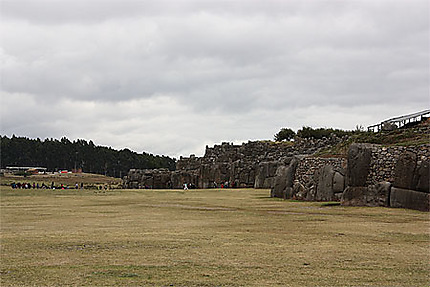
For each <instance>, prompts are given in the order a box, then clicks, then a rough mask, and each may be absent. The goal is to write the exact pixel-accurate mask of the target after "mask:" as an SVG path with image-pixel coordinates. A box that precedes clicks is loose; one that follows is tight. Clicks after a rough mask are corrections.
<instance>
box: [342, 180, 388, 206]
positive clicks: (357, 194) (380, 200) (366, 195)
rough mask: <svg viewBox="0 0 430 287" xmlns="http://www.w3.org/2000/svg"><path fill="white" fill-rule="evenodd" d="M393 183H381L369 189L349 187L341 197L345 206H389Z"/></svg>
mask: <svg viewBox="0 0 430 287" xmlns="http://www.w3.org/2000/svg"><path fill="white" fill-rule="evenodd" d="M390 191H391V183H389V182H380V183H377V184H375V185H370V186H368V187H364V186H348V187H347V188H346V189H345V191H344V192H343V193H342V196H341V200H340V201H341V205H344V206H389V198H390Z"/></svg>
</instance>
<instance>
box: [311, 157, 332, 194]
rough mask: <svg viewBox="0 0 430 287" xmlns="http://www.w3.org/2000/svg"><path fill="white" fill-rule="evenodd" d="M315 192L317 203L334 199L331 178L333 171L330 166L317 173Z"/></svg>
mask: <svg viewBox="0 0 430 287" xmlns="http://www.w3.org/2000/svg"><path fill="white" fill-rule="evenodd" d="M317 174H318V178H317V180H318V181H317V192H316V195H315V199H316V200H318V201H330V200H333V198H334V192H333V177H334V169H333V166H331V165H325V166H323V167H322V168H321V169H320V170H319V171H318V173H317Z"/></svg>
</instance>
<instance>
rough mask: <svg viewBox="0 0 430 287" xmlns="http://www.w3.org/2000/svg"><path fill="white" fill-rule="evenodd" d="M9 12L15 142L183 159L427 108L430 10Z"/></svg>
mask: <svg viewBox="0 0 430 287" xmlns="http://www.w3.org/2000/svg"><path fill="white" fill-rule="evenodd" d="M1 4H2V9H1V13H2V15H1V16H2V17H1V20H0V21H1V24H2V26H1V27H2V28H1V47H0V59H1V66H2V82H1V90H2V98H1V101H2V109H3V110H2V119H1V129H2V133H6V134H12V133H16V134H21V135H28V136H33V137H42V138H43V137H61V136H63V135H66V136H69V137H73V138H79V137H86V138H88V139H90V138H91V139H93V140H95V142H98V143H99V144H105V145H112V146H115V147H117V148H121V147H125V146H128V147H130V148H132V149H134V150H137V151H141V150H147V151H150V152H156V153H161V154H169V155H175V156H178V155H180V154H185V155H186V154H187V153H190V152H193V153H199V152H200V153H201V152H202V149H203V148H204V145H206V144H213V143H215V142H220V141H223V140H229V141H237V142H240V141H242V140H248V139H259V138H260V139H261V138H271V137H272V136H273V134H274V133H276V132H277V130H278V129H279V128H280V127H283V126H290V127H293V128H296V129H297V128H300V127H301V126H302V125H312V126H334V127H339V128H349V129H353V128H354V127H355V125H357V124H363V125H369V124H373V123H374V122H377V121H379V120H381V119H384V118H388V117H391V116H395V115H398V114H404V113H408V112H414V111H417V110H421V109H425V108H427V107H428V104H429V101H428V100H429V99H428V95H429V82H428V78H429V54H428V51H429V36H428V35H429V31H428V30H429V15H428V8H429V4H428V2H427V1H365V0H363V1H342V2H340V1H247V3H246V5H244V3H243V2H241V1H221V2H220V1H186V0H182V1H167V0H166V1H61V0H57V1H27V0H20V1H2V3H1ZM17 107H19V110H20V112H21V113H25V114H26V115H28V116H29V117H30V118H32V119H35V120H34V121H30V122H29V121H25V120H23V119H22V117H21V116H20V115H19V113H16V112H15V110H16V109H17ZM47 115H48V116H47Z"/></svg>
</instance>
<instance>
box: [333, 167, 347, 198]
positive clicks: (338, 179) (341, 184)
mask: <svg viewBox="0 0 430 287" xmlns="http://www.w3.org/2000/svg"><path fill="white" fill-rule="evenodd" d="M344 189H345V176H344V175H342V174H341V173H339V172H335V173H334V176H333V192H334V193H340V192H343V190H344Z"/></svg>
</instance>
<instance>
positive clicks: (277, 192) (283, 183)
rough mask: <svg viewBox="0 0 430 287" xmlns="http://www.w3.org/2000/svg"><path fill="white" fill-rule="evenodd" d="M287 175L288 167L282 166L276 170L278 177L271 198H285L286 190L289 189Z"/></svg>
mask: <svg viewBox="0 0 430 287" xmlns="http://www.w3.org/2000/svg"><path fill="white" fill-rule="evenodd" d="M287 173H288V167H286V166H285V165H281V166H279V167H278V169H277V170H276V176H275V180H274V183H273V187H272V189H271V191H270V196H271V197H278V198H284V197H285V189H286V188H287Z"/></svg>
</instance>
